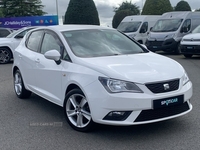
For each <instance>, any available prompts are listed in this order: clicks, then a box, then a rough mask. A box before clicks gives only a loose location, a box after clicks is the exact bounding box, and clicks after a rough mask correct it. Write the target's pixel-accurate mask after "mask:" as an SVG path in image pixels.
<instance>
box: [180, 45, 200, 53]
mask: <svg viewBox="0 0 200 150" xmlns="http://www.w3.org/2000/svg"><path fill="white" fill-rule="evenodd" d="M181 53H182V54H192V55H200V45H181Z"/></svg>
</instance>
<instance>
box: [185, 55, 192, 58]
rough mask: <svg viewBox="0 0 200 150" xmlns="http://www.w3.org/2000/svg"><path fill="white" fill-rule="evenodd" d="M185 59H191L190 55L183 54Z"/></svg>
mask: <svg viewBox="0 0 200 150" xmlns="http://www.w3.org/2000/svg"><path fill="white" fill-rule="evenodd" d="M184 56H185V58H191V57H192V54H184Z"/></svg>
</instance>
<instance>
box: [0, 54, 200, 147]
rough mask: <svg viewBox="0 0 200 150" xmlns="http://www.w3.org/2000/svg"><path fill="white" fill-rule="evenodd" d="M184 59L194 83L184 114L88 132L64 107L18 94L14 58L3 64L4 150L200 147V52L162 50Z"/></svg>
mask: <svg viewBox="0 0 200 150" xmlns="http://www.w3.org/2000/svg"><path fill="white" fill-rule="evenodd" d="M162 55H165V56H167V57H170V58H172V59H174V60H176V61H178V62H179V63H180V64H182V65H183V66H184V68H185V70H186V71H187V73H188V75H189V77H190V80H191V81H192V83H193V87H194V94H193V97H192V99H191V102H192V104H193V110H192V111H191V112H190V113H189V114H186V115H184V116H182V117H179V118H175V119H172V120H168V121H163V122H159V123H152V124H146V125H137V126H128V127H116V126H105V125H99V126H97V128H96V130H94V131H93V132H90V133H81V132H77V131H75V130H73V129H72V128H71V127H70V126H69V125H68V124H67V122H66V120H65V118H64V114H63V110H62V108H61V107H59V106H57V105H55V104H52V103H51V102H48V101H46V100H44V99H43V98H41V97H39V96H37V95H34V94H33V95H32V96H31V97H30V98H29V99H26V100H21V99H18V98H17V97H16V95H15V93H14V90H13V78H12V71H11V68H12V63H10V64H6V65H0V150H29V149H30V150H78V149H80V150H199V149H200V116H199V114H200V100H199V97H200V56H196V57H193V58H191V59H186V58H184V56H182V55H172V54H167V53H162Z"/></svg>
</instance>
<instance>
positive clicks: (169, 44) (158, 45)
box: [146, 39, 179, 52]
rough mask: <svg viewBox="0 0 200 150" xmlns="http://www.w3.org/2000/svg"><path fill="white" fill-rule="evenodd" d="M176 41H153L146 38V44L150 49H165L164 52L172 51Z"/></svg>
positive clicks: (176, 44)
mask: <svg viewBox="0 0 200 150" xmlns="http://www.w3.org/2000/svg"><path fill="white" fill-rule="evenodd" d="M178 43H179V42H177V41H175V40H174V39H167V40H165V41H155V40H148V39H147V41H146V46H147V48H148V49H149V50H150V51H153V52H155V51H166V52H174V51H176V49H177V46H178Z"/></svg>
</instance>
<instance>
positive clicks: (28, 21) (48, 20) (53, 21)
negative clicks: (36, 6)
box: [0, 16, 58, 29]
mask: <svg viewBox="0 0 200 150" xmlns="http://www.w3.org/2000/svg"><path fill="white" fill-rule="evenodd" d="M50 25H58V16H31V17H11V18H0V27H4V28H13V29H19V28H22V27H27V26H50Z"/></svg>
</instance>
